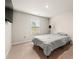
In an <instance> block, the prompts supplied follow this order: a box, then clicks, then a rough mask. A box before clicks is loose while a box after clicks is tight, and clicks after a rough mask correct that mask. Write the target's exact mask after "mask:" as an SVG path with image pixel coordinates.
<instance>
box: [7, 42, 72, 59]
mask: <svg viewBox="0 0 79 59" xmlns="http://www.w3.org/2000/svg"><path fill="white" fill-rule="evenodd" d="M6 59H73V47H72V45H70V44H67V45H65V46H63V47H61V48H58V49H56V50H54V51H53V52H52V53H51V55H50V56H49V58H47V57H46V56H45V55H44V53H43V51H42V49H41V48H39V47H36V46H34V45H33V43H32V42H30V43H24V44H19V45H14V46H12V48H11V51H10V52H9V54H8V56H7V58H6Z"/></svg>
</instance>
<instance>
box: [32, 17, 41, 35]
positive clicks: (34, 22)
mask: <svg viewBox="0 0 79 59" xmlns="http://www.w3.org/2000/svg"><path fill="white" fill-rule="evenodd" d="M39 33H40V20H38V19H33V20H32V34H34V35H37V34H39Z"/></svg>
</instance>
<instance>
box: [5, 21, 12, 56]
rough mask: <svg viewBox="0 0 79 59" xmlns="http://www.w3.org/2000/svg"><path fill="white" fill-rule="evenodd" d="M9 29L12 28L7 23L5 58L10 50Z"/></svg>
mask: <svg viewBox="0 0 79 59" xmlns="http://www.w3.org/2000/svg"><path fill="white" fill-rule="evenodd" d="M11 28H12V24H11V23H9V22H6V23H5V55H6V56H7V54H8V53H9V51H10V48H11V34H12V33H11Z"/></svg>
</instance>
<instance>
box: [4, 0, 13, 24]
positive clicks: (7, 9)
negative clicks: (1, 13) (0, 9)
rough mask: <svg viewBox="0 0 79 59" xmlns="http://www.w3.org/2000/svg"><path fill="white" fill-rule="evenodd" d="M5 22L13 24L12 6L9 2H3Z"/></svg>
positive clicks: (6, 0) (9, 0) (7, 0)
mask: <svg viewBox="0 0 79 59" xmlns="http://www.w3.org/2000/svg"><path fill="white" fill-rule="evenodd" d="M5 21H9V22H11V23H12V22H13V5H12V1H11V0H5Z"/></svg>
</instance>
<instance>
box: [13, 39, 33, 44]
mask: <svg viewBox="0 0 79 59" xmlns="http://www.w3.org/2000/svg"><path fill="white" fill-rule="evenodd" d="M28 42H32V41H31V40H30V41H19V42H13V43H12V45H17V44H22V43H28Z"/></svg>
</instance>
